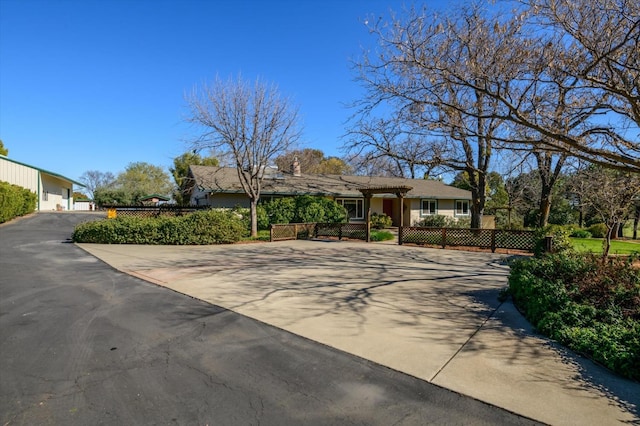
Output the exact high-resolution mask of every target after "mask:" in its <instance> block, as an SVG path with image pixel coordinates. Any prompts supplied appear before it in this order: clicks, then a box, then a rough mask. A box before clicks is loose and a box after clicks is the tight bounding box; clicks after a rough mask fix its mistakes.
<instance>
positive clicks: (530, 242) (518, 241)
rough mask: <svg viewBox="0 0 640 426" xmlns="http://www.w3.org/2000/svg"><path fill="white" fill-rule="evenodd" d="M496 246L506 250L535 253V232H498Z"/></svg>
mask: <svg viewBox="0 0 640 426" xmlns="http://www.w3.org/2000/svg"><path fill="white" fill-rule="evenodd" d="M495 233H496V237H495V241H496V242H495V246H496V247H498V248H505V249H516V250H528V251H533V249H534V248H535V246H536V235H535V232H534V231H508V230H496V231H495Z"/></svg>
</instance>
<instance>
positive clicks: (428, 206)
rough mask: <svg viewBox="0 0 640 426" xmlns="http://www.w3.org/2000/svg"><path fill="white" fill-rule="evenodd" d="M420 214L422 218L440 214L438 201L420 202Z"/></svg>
mask: <svg viewBox="0 0 640 426" xmlns="http://www.w3.org/2000/svg"><path fill="white" fill-rule="evenodd" d="M420 214H421V215H422V216H433V215H436V214H438V200H420Z"/></svg>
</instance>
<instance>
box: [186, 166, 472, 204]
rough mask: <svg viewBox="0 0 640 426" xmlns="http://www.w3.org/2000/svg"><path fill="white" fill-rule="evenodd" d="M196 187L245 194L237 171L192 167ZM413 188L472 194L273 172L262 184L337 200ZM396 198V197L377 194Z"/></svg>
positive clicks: (382, 180)
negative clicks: (377, 189)
mask: <svg viewBox="0 0 640 426" xmlns="http://www.w3.org/2000/svg"><path fill="white" fill-rule="evenodd" d="M190 170H191V175H192V177H193V178H194V180H195V185H196V186H197V187H199V188H200V189H201V190H203V191H210V192H213V193H215V192H219V193H243V192H244V191H243V189H242V186H241V185H240V180H239V179H238V174H237V171H236V169H235V168H232V167H212V166H190ZM393 186H410V187H412V188H413V189H411V190H410V191H409V192H408V193H407V195H406V197H407V198H435V199H462V200H470V199H471V192H469V191H465V190H463V189H458V188H454V187H453V186H450V185H446V184H444V183H442V182H440V181H435V180H425V179H405V178H395V177H379V176H343V175H307V174H303V175H301V176H294V175H292V174H290V173H283V172H277V171H270V172H268V173H266V175H265V179H264V181H263V185H262V191H261V194H262V195H304V194H309V195H329V196H334V197H362V194H361V193H360V191H358V189H359V188H368V187H393ZM375 196H380V197H395V195H393V194H380V195H375Z"/></svg>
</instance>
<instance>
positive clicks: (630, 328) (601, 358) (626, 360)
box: [509, 253, 640, 380]
mask: <svg viewBox="0 0 640 426" xmlns="http://www.w3.org/2000/svg"><path fill="white" fill-rule="evenodd" d="M634 260H635V259H634V258H629V259H619V258H612V259H609V260H608V261H607V262H606V263H604V264H603V263H602V261H601V259H600V258H599V257H596V256H591V255H590V256H581V255H577V254H575V253H571V254H567V253H560V254H552V255H549V256H545V257H542V258H529V259H523V260H518V261H516V262H513V263H512V265H511V274H510V276H509V293H510V294H511V295H512V297H513V301H514V303H515V304H516V305H517V306H518V308H519V309H520V310H521V311H522V312H523V314H524V315H525V317H526V318H527V319H528V320H529V321H530V322H531V323H532V325H533V326H534V327H535V328H536V329H538V331H540V332H541V333H543V334H545V335H547V336H549V337H550V338H552V339H555V340H557V341H559V342H560V343H562V344H564V345H566V346H568V347H569V348H571V349H573V350H576V351H578V352H580V353H583V354H585V355H587V356H589V357H591V358H593V359H594V360H596V361H598V362H600V363H602V364H603V365H605V366H607V367H608V368H610V369H611V370H613V371H615V372H617V373H619V374H622V375H624V376H626V377H629V378H631V379H635V380H638V379H640V270H639V269H638V268H634V267H633V262H634Z"/></svg>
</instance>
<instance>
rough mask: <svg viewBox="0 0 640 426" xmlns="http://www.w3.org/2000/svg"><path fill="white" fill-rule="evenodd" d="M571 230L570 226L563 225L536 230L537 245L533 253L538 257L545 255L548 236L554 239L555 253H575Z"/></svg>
mask: <svg viewBox="0 0 640 426" xmlns="http://www.w3.org/2000/svg"><path fill="white" fill-rule="evenodd" d="M571 230H572V228H571V227H570V226H563V225H547V226H545V227H544V228H538V229H537V230H536V245H535V247H534V249H533V253H534V254H535V255H536V256H542V255H544V254H545V238H546V237H547V236H551V237H552V238H553V240H552V241H553V252H554V253H565V252H567V253H568V252H573V251H574V250H573V243H572V242H571V238H570V235H571Z"/></svg>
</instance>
